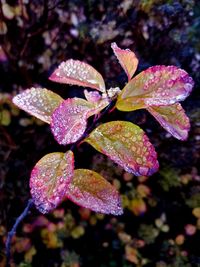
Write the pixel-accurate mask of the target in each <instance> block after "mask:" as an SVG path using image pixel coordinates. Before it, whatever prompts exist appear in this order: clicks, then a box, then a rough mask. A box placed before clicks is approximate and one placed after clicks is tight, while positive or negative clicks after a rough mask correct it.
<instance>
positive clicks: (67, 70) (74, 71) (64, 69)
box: [49, 59, 105, 92]
mask: <svg viewBox="0 0 200 267" xmlns="http://www.w3.org/2000/svg"><path fill="white" fill-rule="evenodd" d="M49 79H50V80H52V81H54V82H59V83H66V84H74V85H79V86H85V87H90V88H93V89H97V90H98V91H101V92H104V91H105V83H104V80H103V78H102V76H101V74H100V73H99V72H98V71H96V70H95V69H94V68H93V67H92V66H90V65H88V64H87V63H84V62H81V61H79V60H73V59H69V60H67V61H64V62H62V63H61V64H60V65H59V66H58V68H57V69H56V70H55V71H54V72H53V73H52V75H51V76H50V77H49Z"/></svg>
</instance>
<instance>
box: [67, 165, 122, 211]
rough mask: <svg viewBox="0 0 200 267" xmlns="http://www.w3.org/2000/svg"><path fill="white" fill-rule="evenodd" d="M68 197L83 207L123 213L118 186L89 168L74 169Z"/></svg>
mask: <svg viewBox="0 0 200 267" xmlns="http://www.w3.org/2000/svg"><path fill="white" fill-rule="evenodd" d="M66 196H67V198H69V199H70V200H71V201H73V202H74V203H76V204H77V205H80V206H82V207H85V208H88V209H91V210H93V211H96V212H100V213H105V214H114V215H121V214H122V213H123V210H122V207H121V200H120V196H119V193H118V192H117V190H116V188H115V187H114V186H112V185H111V184H110V183H109V182H108V181H106V180H105V179H104V178H103V177H102V176H101V175H100V174H98V173H96V172H94V171H91V170H87V169H77V170H75V171H74V177H73V180H72V183H71V184H70V186H69V190H68V191H67V193H66Z"/></svg>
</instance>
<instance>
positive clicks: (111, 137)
mask: <svg viewBox="0 0 200 267" xmlns="http://www.w3.org/2000/svg"><path fill="white" fill-rule="evenodd" d="M85 141H86V142H88V143H89V144H91V145H92V146H93V147H94V148H95V149H96V150H97V151H99V152H101V153H103V154H105V155H107V156H108V157H109V158H111V159H112V160H113V161H114V162H116V163H117V164H119V165H120V166H122V168H124V170H125V171H127V172H130V173H134V174H135V175H137V176H138V175H152V174H153V173H154V172H156V171H157V170H158V167H159V165H158V161H157V154H156V152H155V149H154V147H153V146H152V144H151V143H150V142H149V139H148V137H147V136H146V135H145V133H144V131H143V130H142V129H141V128H139V127H138V126H137V125H135V124H133V123H131V122H127V121H112V122H107V123H104V124H102V125H100V126H98V127H97V128H96V129H95V130H93V131H92V132H91V133H90V135H89V136H88V137H87V138H86V139H85Z"/></svg>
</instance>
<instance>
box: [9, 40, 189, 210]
mask: <svg viewBox="0 0 200 267" xmlns="http://www.w3.org/2000/svg"><path fill="white" fill-rule="evenodd" d="M111 47H112V49H113V51H114V53H115V55H116V56H117V58H118V60H119V63H120V64H121V66H122V68H123V69H124V70H125V72H126V74H127V77H128V83H127V84H126V86H125V87H124V89H123V90H122V91H120V89H119V88H117V89H116V88H114V89H113V88H110V89H109V90H106V88H105V83H104V80H103V78H102V76H101V74H99V73H98V72H97V71H96V70H95V69H94V68H93V67H91V66H90V65H88V64H86V63H84V62H80V61H78V60H73V59H70V60H67V61H65V62H62V63H61V64H60V65H59V67H58V68H57V69H56V70H55V71H54V72H53V74H52V75H51V76H50V80H52V81H55V82H60V83H66V84H76V85H79V86H87V87H90V88H92V89H96V90H98V91H100V92H101V93H102V95H100V94H99V93H98V91H96V92H95V93H96V94H95V95H94V93H93V92H88V91H85V96H86V97H87V100H83V99H80V98H68V99H66V100H63V99H62V98H61V97H60V96H59V95H57V94H55V93H53V92H51V91H49V90H47V89H43V88H31V89H27V90H26V91H24V92H22V93H20V94H18V95H16V96H15V97H14V98H13V103H14V104H16V105H17V106H18V107H19V108H21V109H23V110H25V111H27V112H28V113H30V114H31V115H34V116H36V117H37V118H39V119H41V120H43V121H44V122H47V123H49V124H50V126H51V131H52V133H53V135H54V137H55V139H56V140H57V142H58V143H59V144H62V145H67V144H71V143H76V142H77V143H78V144H79V143H80V142H84V141H86V142H88V143H89V144H91V145H92V146H93V147H94V148H95V149H96V150H98V151H99V152H101V153H103V154H105V155H107V156H108V157H109V158H111V159H112V160H113V161H114V162H115V163H117V164H119V165H120V166H122V167H123V168H124V169H125V170H126V171H127V172H130V173H133V174H134V175H136V176H139V175H147V176H148V175H152V174H153V173H155V172H156V171H157V170H158V161H157V154H156V152H155V150H154V148H153V146H152V144H151V143H150V142H149V139H148V137H147V136H146V135H145V133H144V132H143V130H142V129H141V128H139V127H138V126H136V125H134V124H133V123H131V122H126V121H112V122H108V123H105V124H101V125H99V126H98V127H97V128H96V129H94V130H93V131H92V132H91V133H89V132H87V130H86V129H87V119H88V118H89V117H90V116H93V115H96V116H97V115H98V114H99V112H101V110H103V109H104V108H106V107H109V104H110V103H111V101H112V100H113V99H115V98H117V102H116V108H117V109H119V110H122V111H132V110H136V109H141V108H146V109H149V110H150V112H151V113H152V111H151V109H154V113H153V114H154V116H155V117H156V118H157V117H159V119H158V121H159V122H160V124H161V125H162V126H163V127H164V128H165V129H166V130H167V131H168V132H169V133H171V134H172V135H173V136H174V137H176V138H178V139H181V140H185V139H186V138H187V134H188V130H189V128H190V124H189V119H188V118H187V116H186V115H185V113H184V111H183V109H182V107H181V105H180V104H178V106H177V105H176V104H175V103H177V102H178V101H182V100H184V99H185V98H186V97H187V96H188V95H189V94H190V92H191V89H192V87H193V80H192V78H191V77H189V76H188V74H187V73H186V72H185V71H183V70H181V69H178V68H176V67H174V66H155V67H151V68H148V69H147V70H146V71H143V72H142V73H140V74H138V75H137V76H136V77H135V78H133V79H131V78H132V76H133V74H134V73H135V71H136V69H137V65H138V60H137V58H136V55H135V54H134V53H133V52H132V51H130V50H129V49H126V50H123V49H121V48H119V47H118V46H117V44H116V43H113V44H112V45H111ZM86 92H87V93H86ZM94 96H95V97H94ZM173 114H177V116H173ZM95 122H96V121H95ZM73 158H74V155H73V152H72V150H71V149H70V150H68V151H67V152H66V153H65V154H64V153H58V152H57V153H51V154H48V155H45V156H44V157H43V158H42V159H41V160H40V161H39V162H38V163H37V164H36V165H35V167H34V169H33V170H32V173H31V178H30V188H31V194H32V198H33V201H34V203H35V205H36V207H37V208H38V209H39V210H40V212H42V213H47V212H49V211H51V210H52V209H54V208H56V207H57V205H58V204H59V203H60V202H61V201H62V200H63V199H64V198H66V197H67V198H69V199H71V200H72V201H73V202H75V203H77V204H79V205H81V206H83V207H86V208H90V209H92V210H94V211H97V212H102V213H108V214H109V213H111V214H115V215H120V214H122V209H121V204H120V199H119V196H118V193H117V192H116V190H115V189H114V187H113V186H112V185H110V184H109V183H108V182H106V180H104V178H103V177H102V176H100V175H99V174H97V173H95V172H93V171H90V170H86V169H79V170H75V171H74V159H73Z"/></svg>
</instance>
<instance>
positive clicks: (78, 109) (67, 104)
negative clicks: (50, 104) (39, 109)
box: [51, 97, 94, 145]
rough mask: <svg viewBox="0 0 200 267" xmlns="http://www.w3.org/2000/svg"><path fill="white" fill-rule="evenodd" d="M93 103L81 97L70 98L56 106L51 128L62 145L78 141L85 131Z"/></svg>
mask: <svg viewBox="0 0 200 267" xmlns="http://www.w3.org/2000/svg"><path fill="white" fill-rule="evenodd" d="M93 108H94V106H93V104H92V103H90V102H88V101H86V100H84V99H81V98H76V97H75V98H68V99H66V100H65V101H63V102H62V104H61V105H60V106H59V107H58V108H56V110H55V111H54V113H53V114H52V118H51V130H52V133H53V135H54V137H55V139H56V140H57V142H58V143H59V144H61V145H66V144H70V143H74V142H76V141H77V140H78V139H79V138H80V137H81V136H82V135H83V133H84V132H85V130H86V126H87V118H88V112H89V111H91V110H92V109H93Z"/></svg>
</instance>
